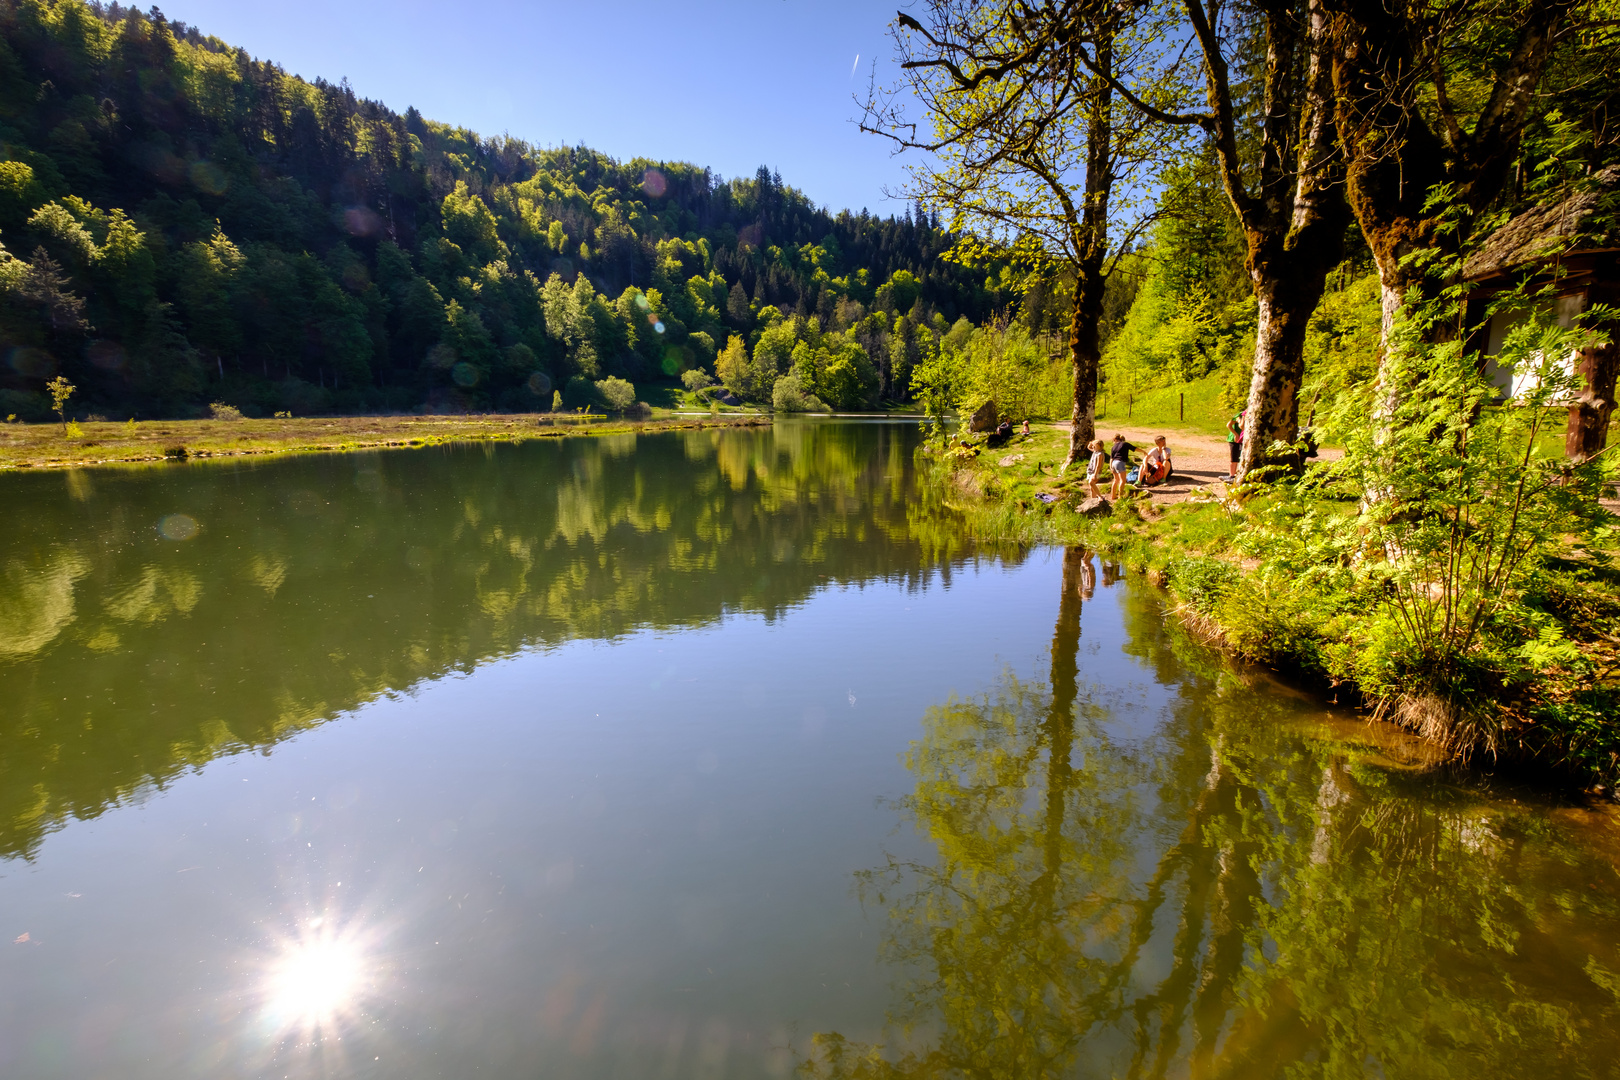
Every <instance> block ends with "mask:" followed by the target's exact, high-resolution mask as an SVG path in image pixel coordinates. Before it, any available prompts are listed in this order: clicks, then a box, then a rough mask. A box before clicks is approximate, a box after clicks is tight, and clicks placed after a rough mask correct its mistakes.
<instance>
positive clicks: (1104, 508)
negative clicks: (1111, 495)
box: [1075, 499, 1114, 518]
mask: <svg viewBox="0 0 1620 1080" xmlns="http://www.w3.org/2000/svg"><path fill="white" fill-rule="evenodd" d="M1075 512H1076V513H1078V514H1079V515H1080V516H1081V517H1088V518H1096V517H1108V516H1109V515H1110V514H1112V513H1113V512H1114V508H1113V507H1112V506H1110V505H1109V504H1108V500H1107V499H1087V500H1086V501H1085V502H1083V503H1081V504H1080V505H1079V506H1077V507H1075Z"/></svg>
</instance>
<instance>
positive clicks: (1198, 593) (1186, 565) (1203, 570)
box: [1167, 556, 1240, 615]
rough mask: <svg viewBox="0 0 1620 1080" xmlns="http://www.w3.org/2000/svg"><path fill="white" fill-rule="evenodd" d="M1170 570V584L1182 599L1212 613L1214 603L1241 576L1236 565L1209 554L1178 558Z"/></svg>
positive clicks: (1187, 603)
mask: <svg viewBox="0 0 1620 1080" xmlns="http://www.w3.org/2000/svg"><path fill="white" fill-rule="evenodd" d="M1167 573H1168V577H1169V579H1170V587H1171V588H1172V589H1174V590H1175V593H1176V595H1177V596H1178V597H1179V598H1180V599H1181V601H1182V603H1184V604H1186V605H1187V606H1189V607H1190V608H1192V609H1193V610H1194V611H1196V612H1198V613H1199V614H1200V615H1209V614H1211V613H1213V612H1214V610H1215V605H1216V604H1218V603H1219V602H1220V601H1221V600H1222V599H1223V598H1224V597H1225V596H1226V594H1227V593H1229V592H1231V591H1232V587H1233V586H1234V585H1235V584H1237V582H1238V580H1239V577H1240V574H1239V571H1238V568H1237V567H1236V566H1233V565H1232V564H1231V563H1229V562H1226V561H1224V560H1222V559H1213V558H1209V557H1207V556H1193V557H1191V558H1183V559H1177V560H1175V561H1174V562H1172V563H1171V564H1170V566H1169V567H1168V570H1167Z"/></svg>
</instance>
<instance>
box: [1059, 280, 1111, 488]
mask: <svg viewBox="0 0 1620 1080" xmlns="http://www.w3.org/2000/svg"><path fill="white" fill-rule="evenodd" d="M1088 280H1089V282H1090V284H1088ZM1102 292H1103V282H1102V280H1101V277H1100V275H1095V274H1094V275H1089V276H1088V275H1081V276H1080V277H1079V278H1077V279H1076V280H1075V283H1074V314H1073V316H1072V317H1071V318H1070V319H1069V360H1070V363H1071V364H1072V365H1073V368H1074V408H1073V411H1072V412H1071V413H1070V416H1069V456H1068V457H1067V458H1066V459H1065V460H1064V462H1063V467H1064V468H1065V469H1067V468H1068V467H1069V466H1070V465H1073V464H1074V463H1075V462H1077V461H1078V462H1084V461H1085V460H1086V457H1087V455H1088V453H1089V451H1087V450H1086V446H1087V444H1089V443H1090V442H1091V440H1093V439H1095V438H1096V437H1097V369H1098V367H1099V366H1100V363H1101V360H1102V349H1101V346H1100V345H1099V338H1098V336H1097V323H1098V321H1099V320H1100V319H1101V318H1102ZM1092 293H1095V294H1096V295H1095V296H1093V295H1090V294H1092Z"/></svg>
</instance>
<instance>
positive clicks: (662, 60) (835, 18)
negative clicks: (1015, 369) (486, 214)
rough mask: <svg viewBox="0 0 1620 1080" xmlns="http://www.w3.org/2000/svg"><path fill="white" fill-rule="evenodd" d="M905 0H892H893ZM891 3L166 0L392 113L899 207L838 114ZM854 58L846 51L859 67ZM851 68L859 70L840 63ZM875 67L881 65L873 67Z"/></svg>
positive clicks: (866, 65)
mask: <svg viewBox="0 0 1620 1080" xmlns="http://www.w3.org/2000/svg"><path fill="white" fill-rule="evenodd" d="M902 2H903V0H902ZM896 6H897V5H896V3H894V2H892V0H891V2H888V3H873V2H867V3H857V2H851V0H816V2H811V0H731V2H727V0H695V2H687V3H672V2H662V3H652V2H648V0H619V2H617V3H614V4H602V5H596V4H587V3H577V2H576V3H558V2H555V0H533V2H529V3H520V2H514V0H488V2H485V3H482V4H477V5H452V4H444V3H435V4H429V3H423V2H421V0H397V2H394V3H381V2H377V0H276V2H274V3H255V4H250V3H243V2H242V0H170V2H167V3H164V4H163V5H162V7H163V12H164V14H165V15H167V16H168V17H169V18H170V19H174V20H180V21H183V22H187V23H190V24H193V25H195V26H196V27H197V28H198V29H199V30H201V31H202V32H203V33H205V34H213V35H215V36H217V37H220V38H223V39H224V40H226V41H228V42H230V43H231V44H233V45H240V46H242V47H243V48H245V49H247V50H248V52H250V53H252V54H253V55H254V56H256V57H259V58H261V59H266V60H275V61H277V62H278V63H280V64H281V65H282V66H283V67H284V68H285V69H286V70H287V71H289V72H292V73H294V74H297V75H302V76H303V77H305V78H308V79H313V78H315V77H317V76H321V77H324V78H326V79H328V80H330V81H332V82H336V81H337V80H339V79H341V78H344V77H345V76H347V78H348V79H349V81H350V83H351V84H352V85H353V86H354V89H355V92H356V93H358V94H360V95H361V96H363V97H369V98H373V99H376V100H379V101H382V102H383V103H384V104H386V105H388V106H389V107H391V108H394V109H397V110H399V111H401V112H403V111H404V110H405V108H406V106H408V105H415V106H416V107H417V108H418V109H420V110H421V111H422V113H423V115H425V116H428V117H430V118H432V119H435V120H440V121H444V122H446V123H452V124H458V125H461V126H464V127H469V128H472V129H473V130H475V131H478V132H480V133H482V134H499V133H501V132H503V131H506V132H510V133H511V134H512V135H513V136H515V137H517V138H521V139H525V140H527V141H529V142H532V143H535V144H538V145H542V146H547V145H559V144H563V143H569V144H573V143H578V142H584V143H585V144H586V145H589V146H592V147H595V148H596V149H598V150H602V151H604V152H606V153H608V154H611V155H613V156H614V157H616V158H620V159H625V158H631V157H636V156H646V157H652V158H658V159H664V160H683V161H691V162H694V163H696V164H698V165H707V166H709V167H711V168H713V169H715V170H716V171H717V172H719V173H721V174H722V175H724V176H727V177H731V176H744V175H752V174H753V172H754V170H755V169H756V168H757V167H758V166H759V165H761V164H768V165H770V166H772V167H773V168H775V169H777V170H779V171H780V172H781V174H782V179H783V180H784V181H786V182H787V183H788V184H790V185H792V186H794V187H797V188H799V189H800V190H802V191H804V192H805V193H806V194H807V195H808V196H809V197H810V198H811V199H813V200H814V201H816V202H817V203H821V204H825V205H826V206H828V207H830V208H831V209H833V210H839V209H842V208H845V207H848V208H849V209H852V210H859V209H861V208H862V207H867V208H869V209H871V210H872V211H873V212H874V213H878V214H882V215H888V214H892V213H899V212H900V210H901V209H902V204H901V203H899V202H896V201H893V200H887V199H885V196H884V190H885V188H887V189H889V190H898V189H899V188H900V187H901V185H902V184H903V183H904V179H905V177H904V172H903V169H902V162H901V160H899V159H895V158H893V157H891V155H890V152H889V148H888V147H887V146H886V145H885V144H884V141H883V140H881V139H879V138H877V137H875V136H871V135H863V134H861V133H860V132H859V131H858V130H857V129H856V127H855V125H854V124H853V123H851V119H852V118H853V117H854V116H855V115H856V111H857V109H856V105H855V103H854V102H853V100H852V99H851V94H853V93H854V92H856V91H857V90H862V89H864V88H865V86H866V80H867V77H868V75H869V73H870V70H871V68H870V65H871V61H872V59H873V57H874V56H876V57H878V58H879V59H880V61H883V62H887V61H888V58H889V55H890V48H889V40H888V38H887V36H886V29H887V26H888V24H889V22H890V21H892V20H893V19H894V14H895V10H896ZM857 55H859V57H860V63H859V65H858V67H857V66H856V64H855V58H856V56H857ZM852 68H854V69H855V70H854V71H853V74H852ZM880 72H881V69H880Z"/></svg>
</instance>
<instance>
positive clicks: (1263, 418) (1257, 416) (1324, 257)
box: [1238, 202, 1348, 476]
mask: <svg viewBox="0 0 1620 1080" xmlns="http://www.w3.org/2000/svg"><path fill="white" fill-rule="evenodd" d="M1340 209H1341V213H1340V214H1334V215H1331V220H1323V221H1321V222H1320V223H1318V224H1320V225H1321V226H1322V229H1316V230H1313V231H1314V232H1321V231H1324V230H1326V231H1327V232H1329V233H1330V234H1331V235H1327V236H1317V237H1315V238H1314V242H1306V243H1303V244H1300V245H1298V246H1296V247H1295V248H1294V250H1293V251H1292V252H1290V253H1289V256H1288V257H1287V258H1284V259H1282V260H1279V261H1278V262H1277V263H1275V264H1273V265H1271V266H1269V267H1267V268H1266V272H1265V273H1263V274H1257V275H1256V277H1257V278H1258V279H1259V280H1257V281H1256V282H1255V299H1256V300H1257V301H1258V303H1259V309H1260V310H1259V316H1260V318H1259V325H1258V326H1257V327H1256V329H1255V340H1254V374H1253V376H1252V377H1251V378H1250V380H1249V403H1248V407H1247V411H1246V414H1245V416H1244V421H1243V454H1242V457H1241V459H1240V461H1239V465H1238V475H1239V476H1247V475H1248V473H1249V470H1250V469H1253V468H1256V467H1258V466H1261V465H1285V466H1287V467H1289V468H1291V469H1295V470H1298V469H1302V468H1303V467H1304V465H1305V459H1304V456H1303V455H1302V454H1301V452H1300V450H1299V449H1298V448H1297V446H1296V445H1295V444H1296V443H1298V441H1299V391H1300V386H1301V385H1302V384H1303V383H1304V381H1305V330H1306V328H1307V327H1308V326H1309V325H1310V319H1311V314H1312V313H1313V312H1315V311H1316V305H1317V304H1318V303H1319V302H1320V301H1321V299H1322V290H1323V288H1324V287H1325V286H1326V284H1327V275H1328V272H1329V271H1330V270H1332V269H1333V267H1334V265H1335V264H1337V263H1338V261H1339V256H1340V254H1341V253H1342V251H1343V243H1342V241H1339V242H1335V241H1336V240H1338V238H1339V237H1342V236H1343V232H1344V223H1343V218H1344V217H1347V216H1348V215H1347V214H1344V213H1343V204H1342V202H1341V203H1340ZM1278 443H1282V444H1286V445H1287V446H1288V447H1289V449H1287V450H1273V446H1274V445H1275V444H1278Z"/></svg>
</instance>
